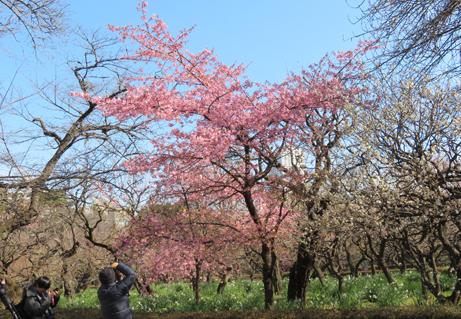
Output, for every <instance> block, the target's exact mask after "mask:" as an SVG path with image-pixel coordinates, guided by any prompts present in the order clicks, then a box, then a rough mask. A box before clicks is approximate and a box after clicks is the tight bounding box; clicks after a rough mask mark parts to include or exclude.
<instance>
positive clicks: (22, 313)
mask: <svg viewBox="0 0 461 319" xmlns="http://www.w3.org/2000/svg"><path fill="white" fill-rule="evenodd" d="M25 290H26V287H24V288H23V292H22V299H21V301H20V302H19V303H18V304H17V305H15V306H14V307H15V308H16V312H17V313H18V315H19V316H20V317H21V319H32V317H29V316H28V315H27V313H26V311H25V310H24V304H25V302H26V298H25V297H26V293H25Z"/></svg>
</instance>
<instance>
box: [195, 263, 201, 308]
mask: <svg viewBox="0 0 461 319" xmlns="http://www.w3.org/2000/svg"><path fill="white" fill-rule="evenodd" d="M200 266H201V263H200V262H199V261H198V260H195V280H194V284H195V289H194V290H195V301H197V302H199V301H200V299H201V298H200V271H201V267H200Z"/></svg>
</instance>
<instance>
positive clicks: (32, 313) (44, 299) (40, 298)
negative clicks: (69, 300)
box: [22, 284, 59, 319]
mask: <svg viewBox="0 0 461 319" xmlns="http://www.w3.org/2000/svg"><path fill="white" fill-rule="evenodd" d="M22 298H23V299H24V311H25V312H26V314H27V315H28V316H29V317H30V318H32V319H54V312H53V309H52V308H54V307H56V305H57V304H58V301H59V297H55V298H54V302H53V303H52V300H51V297H50V296H48V293H46V292H45V293H43V294H40V293H38V292H37V290H35V284H28V285H26V286H25V287H24V289H23V291H22Z"/></svg>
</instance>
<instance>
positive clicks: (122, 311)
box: [98, 262, 136, 319]
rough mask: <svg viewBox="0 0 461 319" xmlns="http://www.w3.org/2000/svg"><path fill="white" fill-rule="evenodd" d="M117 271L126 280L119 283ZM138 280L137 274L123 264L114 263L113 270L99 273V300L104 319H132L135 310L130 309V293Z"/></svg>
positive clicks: (105, 269) (109, 269)
mask: <svg viewBox="0 0 461 319" xmlns="http://www.w3.org/2000/svg"><path fill="white" fill-rule="evenodd" d="M117 271H119V272H121V273H122V274H123V275H124V276H125V278H124V279H123V280H118V281H117ZM135 279H136V273H135V272H134V271H133V269H131V268H130V267H128V266H127V265H125V264H123V263H117V262H115V263H113V264H112V265H111V268H104V269H103V270H101V272H100V273H99V281H100V282H101V286H100V287H99V289H98V298H99V302H100V303H101V311H102V316H103V318H104V319H132V318H133V310H131V307H130V300H129V299H128V292H129V291H130V288H131V287H132V286H133V284H134V281H135Z"/></svg>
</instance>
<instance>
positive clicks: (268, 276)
mask: <svg viewBox="0 0 461 319" xmlns="http://www.w3.org/2000/svg"><path fill="white" fill-rule="evenodd" d="M261 257H262V260H263V283H264V309H266V310H272V309H273V308H274V289H273V287H272V254H271V248H270V246H269V245H268V244H266V243H263V244H262V249H261Z"/></svg>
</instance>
